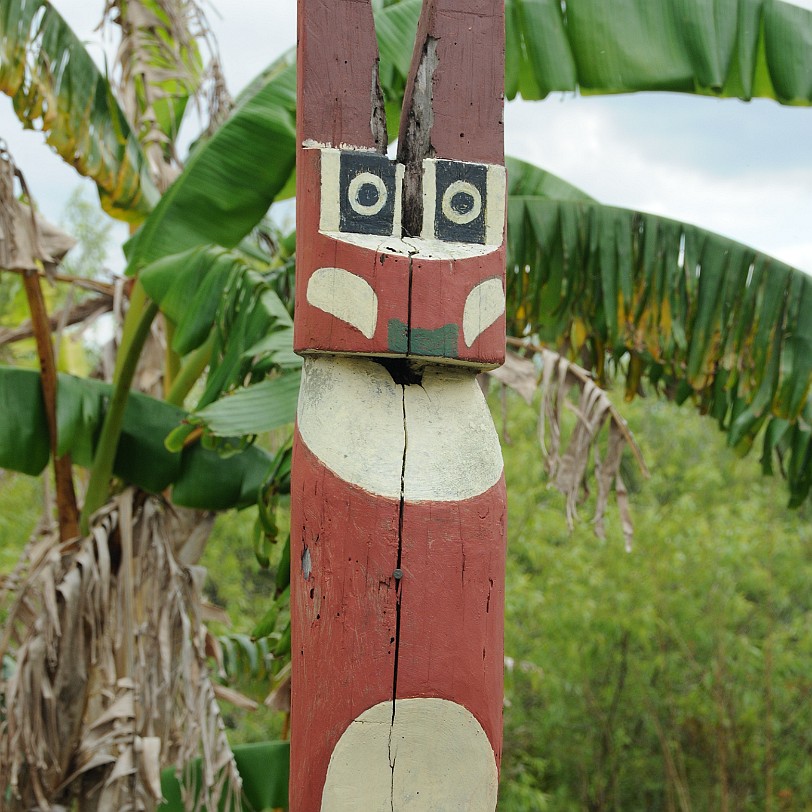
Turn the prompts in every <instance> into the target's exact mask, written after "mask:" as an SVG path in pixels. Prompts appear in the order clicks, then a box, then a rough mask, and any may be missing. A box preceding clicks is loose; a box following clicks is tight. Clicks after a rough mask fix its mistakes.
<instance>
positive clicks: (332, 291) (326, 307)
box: [307, 268, 378, 338]
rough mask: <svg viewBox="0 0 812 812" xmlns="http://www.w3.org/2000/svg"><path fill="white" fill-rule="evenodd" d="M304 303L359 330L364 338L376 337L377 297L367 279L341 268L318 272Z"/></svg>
mask: <svg viewBox="0 0 812 812" xmlns="http://www.w3.org/2000/svg"><path fill="white" fill-rule="evenodd" d="M307 301H308V303H309V304H311V305H313V307H317V308H318V309H319V310H323V311H324V312H325V313H329V314H330V315H331V316H335V317H336V318H337V319H341V321H344V322H346V323H347V324H350V325H352V326H353V327H355V329H356V330H360V331H361V333H362V334H363V335H364V336H365V337H366V338H372V336H374V335H375V327H376V325H377V323H378V294H377V293H375V291H374V290H373V289H372V286H371V285H370V284H369V282H367V281H366V279H362V278H361V277H360V276H356V274H354V273H350V272H349V271H345V270H344V269H343V268H319V269H318V270H317V271H316V272H315V273H314V274H313V276H311V277H310V281H309V282H308V283H307Z"/></svg>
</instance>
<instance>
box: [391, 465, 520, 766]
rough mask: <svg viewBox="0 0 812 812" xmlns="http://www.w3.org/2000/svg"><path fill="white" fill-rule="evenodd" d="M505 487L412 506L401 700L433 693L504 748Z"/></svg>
mask: <svg viewBox="0 0 812 812" xmlns="http://www.w3.org/2000/svg"><path fill="white" fill-rule="evenodd" d="M505 522H506V506H505V482H504V478H503V479H502V480H500V481H499V482H498V483H497V484H496V485H494V486H493V487H492V488H491V489H490V490H488V491H486V492H485V493H483V494H482V495H480V496H477V497H475V498H473V499H466V500H465V501H463V502H417V503H412V504H408V503H407V504H406V506H405V513H404V522H403V551H402V557H401V568H402V569H403V581H402V585H401V590H402V595H401V621H400V646H399V653H398V689H397V695H398V697H400V698H406V697H414V696H427V697H428V696H435V697H440V698H441V699H450V700H452V701H454V702H457V703H459V704H461V705H464V706H465V707H466V708H468V710H470V711H471V713H473V714H474V716H476V718H477V719H478V720H479V722H480V724H481V725H482V727H483V728H484V729H485V732H486V733H487V734H488V738H489V739H490V741H491V744H492V746H493V749H494V753H495V754H496V760H497V764H498V763H499V759H500V756H501V751H502V699H503V694H504V691H503V674H504V659H505V658H504V617H505Z"/></svg>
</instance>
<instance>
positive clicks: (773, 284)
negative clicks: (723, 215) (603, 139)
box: [507, 161, 812, 504]
mask: <svg viewBox="0 0 812 812" xmlns="http://www.w3.org/2000/svg"><path fill="white" fill-rule="evenodd" d="M509 178H510V181H509V195H510V196H509V203H508V207H509V214H508V220H509V229H508V284H507V300H508V304H507V312H508V317H509V327H508V329H509V331H510V332H512V333H513V334H514V335H525V334H535V335H538V336H539V337H540V339H541V340H542V341H544V342H545V343H548V344H550V345H551V346H555V347H556V348H557V349H559V350H560V351H563V352H565V353H568V354H570V355H571V356H574V357H577V358H578V359H579V361H580V362H581V363H582V364H585V365H586V366H589V367H591V368H594V369H595V370H596V372H597V374H598V376H599V378H600V379H604V380H605V379H606V378H607V377H609V372H610V371H611V369H617V370H622V371H623V372H624V373H625V377H626V392H627V396H629V397H633V396H634V395H635V394H636V393H637V392H638V390H639V389H640V386H641V380H642V379H643V378H645V379H648V381H649V382H650V383H651V384H652V385H653V386H654V387H655V388H656V389H657V390H658V391H660V392H661V393H662V394H665V395H666V396H668V397H671V398H673V399H676V400H679V401H682V400H685V399H687V398H689V397H691V398H693V400H694V401H695V402H696V403H697V404H698V406H699V408H700V409H701V410H702V411H703V412H706V413H709V414H711V415H713V416H714V417H715V418H716V419H717V420H718V421H719V424H720V426H721V427H722V428H724V429H725V431H727V433H728V439H729V442H730V443H731V445H733V446H735V447H737V448H738V449H739V450H740V451H741V452H746V451H747V450H749V448H750V447H751V445H752V444H753V442H754V440H755V438H756V436H757V434H758V433H759V431H760V430H761V429H762V428H763V427H764V426H765V425H768V424H771V423H773V422H775V421H778V422H776V424H775V426H771V427H770V430H769V431H768V432H767V433H766V434H765V456H764V457H763V458H762V463H763V464H764V467H765V470H769V468H770V464H771V463H770V459H771V457H772V451H773V450H775V451H777V452H779V454H780V455H781V456H783V457H785V458H786V459H787V460H788V462H787V465H786V468H787V477H788V480H789V485H790V491H791V500H792V502H793V504H797V503H798V502H799V501H800V500H802V499H803V498H805V496H806V495H807V494H808V492H809V484H810V482H809V478H810V469H811V468H812V444H810V429H809V425H810V423H809V420H810V417H812V403H811V402H810V385H811V384H812V277H809V276H807V275H806V274H804V273H802V272H801V271H799V270H797V269H795V268H792V267H790V266H789V265H786V264H784V263H782V262H779V261H778V260H775V259H773V258H771V257H768V256H766V255H764V254H762V253H760V252H758V251H756V250H754V249H752V248H748V247H747V246H745V245H741V244H740V243H737V242H734V241H733V240H729V239H727V238H725V237H721V236H719V235H718V234H713V233H711V232H708V231H705V230H703V229H700V228H698V227H696V226H692V225H688V224H685V223H679V222H676V221H674V220H669V219H667V218H664V217H657V216H655V215H651V214H644V213H641V212H634V211H629V210H626V209H618V208H613V207H609V206H601V205H599V204H597V203H595V202H594V201H591V200H589V199H587V198H585V199H582V200H578V199H572V198H571V199H568V200H552V199H549V198H546V197H545V196H544V194H543V190H544V188H545V186H546V185H547V184H551V183H552V181H551V180H550V179H549V176H547V173H544V172H543V171H542V170H539V169H537V168H536V167H533V166H531V165H530V164H525V163H522V162H519V161H511V162H509ZM534 187H536V188H537V189H538V190H540V193H538V194H534V193H533V190H534ZM627 357H628V359H629V360H628V364H627V366H625V364H626V361H625V360H622V359H625V358H627ZM765 458H766V459H765Z"/></svg>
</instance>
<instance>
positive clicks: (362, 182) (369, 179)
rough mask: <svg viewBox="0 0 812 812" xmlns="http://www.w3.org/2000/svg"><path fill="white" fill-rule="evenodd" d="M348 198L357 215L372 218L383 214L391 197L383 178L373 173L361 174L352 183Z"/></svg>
mask: <svg viewBox="0 0 812 812" xmlns="http://www.w3.org/2000/svg"><path fill="white" fill-rule="evenodd" d="M347 196H348V198H349V201H350V206H351V207H352V210H353V211H354V212H356V214H362V215H364V216H365V217H372V216H374V215H376V214H378V213H379V212H381V211H382V210H383V208H384V206H385V205H386V201H387V199H388V197H389V195H388V193H387V191H386V184H385V183H384V182H383V179H382V178H379V177H378V176H377V175H373V174H372V173H371V172H361V173H359V174H358V175H356V176H355V177H354V178H353V179H352V180H351V181H350V186H349V189H348V190H347Z"/></svg>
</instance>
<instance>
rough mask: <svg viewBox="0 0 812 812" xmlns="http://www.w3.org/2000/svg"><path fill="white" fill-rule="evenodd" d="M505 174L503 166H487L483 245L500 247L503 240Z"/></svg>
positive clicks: (505, 192) (505, 196) (505, 194)
mask: <svg viewBox="0 0 812 812" xmlns="http://www.w3.org/2000/svg"><path fill="white" fill-rule="evenodd" d="M506 198H507V172H506V171H505V167H504V166H497V165H496V164H488V200H487V203H486V204H485V205H486V209H485V243H486V244H487V245H501V244H502V242H503V241H504V238H505V201H506Z"/></svg>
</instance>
